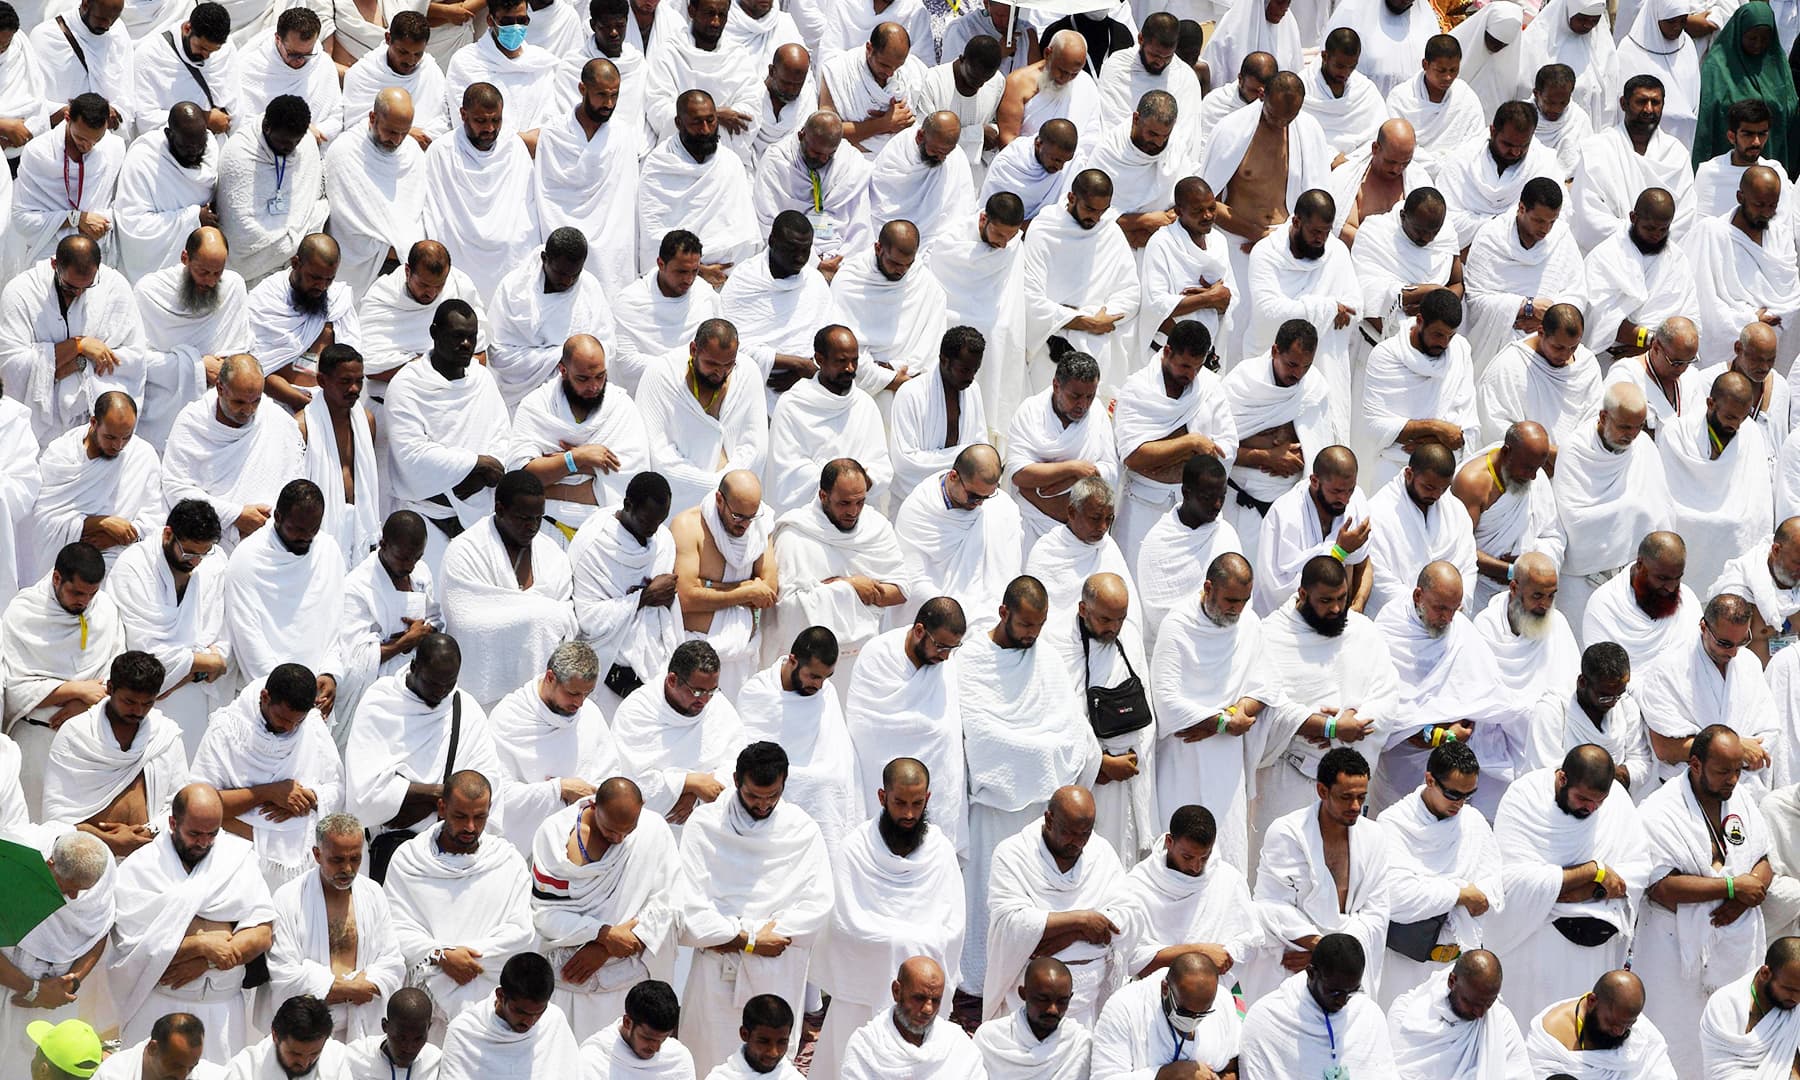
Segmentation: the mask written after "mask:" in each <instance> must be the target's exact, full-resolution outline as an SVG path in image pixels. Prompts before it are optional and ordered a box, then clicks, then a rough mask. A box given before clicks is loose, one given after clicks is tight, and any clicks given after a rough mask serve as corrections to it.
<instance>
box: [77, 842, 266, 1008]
mask: <svg viewBox="0 0 1800 1080" xmlns="http://www.w3.org/2000/svg"><path fill="white" fill-rule="evenodd" d="M132 856H133V857H132V858H129V859H126V860H124V861H123V862H121V863H120V864H119V870H118V878H117V879H116V888H115V891H114V896H115V899H116V901H117V904H118V916H119V917H118V921H117V922H115V923H114V924H113V928H112V942H111V945H110V946H109V947H108V949H107V950H106V964H107V970H106V974H107V976H108V980H109V982H110V984H111V988H112V995H113V1001H114V1003H115V1004H116V1005H117V1006H118V1010H119V1017H120V1018H121V1020H123V1021H124V1022H125V1023H130V1022H131V1020H132V1018H133V1017H135V1016H137V1013H138V1011H139V1010H140V1009H142V1008H143V1007H144V1005H145V1003H146V1002H148V1001H149V1000H150V998H151V996H152V995H153V994H155V993H156V992H157V983H158V981H159V980H160V979H161V978H162V977H163V972H165V971H167V970H168V967H169V964H170V963H171V962H172V961H173V960H174V959H175V953H176V951H177V950H178V949H179V948H180V947H181V942H182V939H183V938H185V937H186V936H187V933H188V927H189V926H190V925H191V924H192V923H193V920H194V919H195V918H203V919H209V920H212V921H214V922H222V923H231V924H233V925H234V926H235V927H236V928H237V929H239V930H247V929H249V928H250V927H253V926H261V925H263V924H266V923H273V922H274V921H275V905H274V903H273V901H272V899H271V898H270V896H269V887H268V886H267V885H265V884H263V876H262V875H261V874H260V873H258V872H257V870H256V848H255V847H254V846H253V845H252V844H251V843H250V841H248V840H245V839H242V838H240V837H237V836H233V835H231V834H230V833H220V834H219V836H218V838H217V839H215V840H214V841H213V845H212V850H211V851H210V852H209V853H208V854H207V856H206V857H205V858H204V859H202V860H200V862H199V863H198V864H197V865H196V866H195V867H194V868H193V869H192V870H189V869H188V868H187V867H186V866H185V865H183V863H182V861H181V856H180V855H177V854H176V853H175V844H174V834H173V833H170V832H167V831H165V832H162V833H159V834H158V835H157V837H156V839H155V840H152V841H151V842H150V844H149V845H148V846H147V847H142V848H139V849H138V850H137V851H135V852H132ZM243 979H244V969H243V968H241V967H238V968H232V969H231V970H229V971H209V972H207V973H206V974H205V975H203V976H202V981H203V982H204V985H205V987H206V988H207V989H209V990H210V991H212V992H213V993H214V994H221V993H230V992H231V991H233V990H237V989H238V988H239V987H241V985H242V983H243ZM188 986H189V988H190V989H200V987H198V986H195V984H193V983H190V984H188Z"/></svg>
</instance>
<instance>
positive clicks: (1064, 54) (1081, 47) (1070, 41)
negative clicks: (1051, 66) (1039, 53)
mask: <svg viewBox="0 0 1800 1080" xmlns="http://www.w3.org/2000/svg"><path fill="white" fill-rule="evenodd" d="M1044 51H1045V52H1046V53H1054V54H1055V55H1056V57H1057V58H1058V59H1060V60H1062V61H1064V62H1066V63H1068V64H1085V63H1087V56H1088V46H1087V38H1085V37H1082V36H1081V34H1080V33H1079V32H1077V31H1074V30H1058V31H1057V32H1056V33H1055V34H1054V35H1052V36H1051V38H1050V44H1049V45H1048V46H1047V47H1045V49H1044Z"/></svg>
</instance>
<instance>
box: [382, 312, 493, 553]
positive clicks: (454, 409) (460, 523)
mask: <svg viewBox="0 0 1800 1080" xmlns="http://www.w3.org/2000/svg"><path fill="white" fill-rule="evenodd" d="M479 333H480V329H479V322H478V317H477V315H476V314H475V310H474V309H473V308H471V307H470V306H469V305H468V304H466V303H464V302H463V301H461V300H445V301H443V302H442V303H440V304H439V305H438V307H437V310H436V311H435V312H434V313H433V314H432V316H431V351H430V352H429V353H427V354H426V355H425V357H424V360H425V362H424V363H422V364H407V365H405V366H404V367H403V368H401V369H400V373H399V374H398V375H396V376H394V378H393V379H392V380H391V381H390V382H389V383H388V390H387V402H386V409H385V424H386V428H387V443H388V459H389V473H388V477H389V478H390V479H391V480H392V481H393V486H392V496H393V501H394V505H395V508H396V509H400V510H411V511H413V512H414V513H416V514H418V515H419V516H420V517H423V518H424V519H425V520H426V521H427V522H428V523H429V524H430V525H431V526H432V527H431V528H430V529H427V530H426V534H425V535H426V540H425V565H426V566H427V567H428V568H430V569H432V570H433V571H434V572H435V571H436V569H437V568H438V566H439V565H440V564H441V563H442V562H443V558H444V548H445V546H446V545H447V544H448V543H449V541H450V540H451V539H452V538H454V537H456V536H460V535H461V534H462V532H463V530H465V529H468V528H470V527H472V526H473V525H474V524H475V523H476V522H477V521H480V520H481V519H482V518H483V517H485V516H487V514H488V513H489V512H490V511H491V510H492V508H493V495H492V493H491V492H490V491H489V489H490V488H492V487H493V486H494V485H495V484H498V483H499V482H500V478H501V476H503V475H504V474H505V471H506V466H505V465H504V464H502V462H501V458H502V457H503V456H504V455H505V453H506V444H507V440H508V438H509V437H510V435H511V425H510V424H509V423H508V421H507V417H506V401H505V399H504V398H502V397H501V396H500V389H499V387H498V386H497V385H496V384H495V382H494V376H493V373H492V372H490V371H488V369H487V365H486V364H476V363H473V362H472V361H473V360H474V356H475V344H476V341H477V340H478V338H479Z"/></svg>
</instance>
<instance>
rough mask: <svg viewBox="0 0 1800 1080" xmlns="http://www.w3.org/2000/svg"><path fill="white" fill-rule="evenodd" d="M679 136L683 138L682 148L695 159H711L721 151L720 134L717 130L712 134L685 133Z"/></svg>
mask: <svg viewBox="0 0 1800 1080" xmlns="http://www.w3.org/2000/svg"><path fill="white" fill-rule="evenodd" d="M678 137H679V138H680V139H681V145H682V148H683V149H685V150H686V151H687V152H688V154H689V155H691V156H692V157H693V159H694V160H695V161H709V160H711V158H712V156H713V155H714V154H716V153H718V152H719V134H718V132H716V131H715V132H714V133H712V134H711V135H685V134H684V135H680V136H678Z"/></svg>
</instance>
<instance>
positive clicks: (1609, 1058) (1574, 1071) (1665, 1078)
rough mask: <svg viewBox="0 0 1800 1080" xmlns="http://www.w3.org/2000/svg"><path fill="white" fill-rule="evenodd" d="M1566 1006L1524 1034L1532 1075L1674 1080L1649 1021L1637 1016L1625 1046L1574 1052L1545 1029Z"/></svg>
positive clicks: (1664, 1045)
mask: <svg viewBox="0 0 1800 1080" xmlns="http://www.w3.org/2000/svg"><path fill="white" fill-rule="evenodd" d="M1565 1004H1567V1002H1558V1003H1557V1004H1555V1005H1547V1006H1545V1007H1544V1010H1543V1012H1540V1013H1538V1014H1537V1015H1536V1016H1534V1017H1532V1018H1531V1023H1530V1024H1529V1025H1528V1026H1527V1028H1526V1030H1525V1051H1526V1053H1527V1054H1529V1055H1530V1057H1531V1071H1532V1075H1534V1076H1536V1075H1540V1074H1541V1075H1543V1076H1553V1075H1555V1074H1557V1073H1568V1074H1569V1075H1571V1076H1579V1077H1581V1078H1582V1080H1676V1073H1675V1068H1674V1066H1672V1065H1670V1064H1669V1044H1668V1040H1666V1039H1664V1038H1663V1033H1662V1032H1660V1031H1658V1030H1657V1029H1656V1025H1655V1024H1653V1023H1651V1021H1650V1018H1649V1017H1647V1016H1639V1017H1638V1018H1637V1023H1635V1024H1632V1025H1631V1034H1630V1035H1628V1036H1627V1037H1626V1039H1625V1042H1624V1043H1623V1044H1621V1045H1619V1046H1618V1047H1616V1048H1614V1049H1612V1050H1580V1051H1576V1050H1571V1049H1569V1048H1568V1047H1566V1046H1564V1045H1563V1044H1562V1041H1561V1040H1560V1039H1558V1038H1557V1037H1556V1036H1554V1035H1552V1034H1550V1033H1549V1032H1548V1031H1547V1030H1545V1028H1544V1019H1545V1017H1546V1016H1548V1015H1549V1013H1550V1010H1552V1009H1555V1008H1557V1007H1558V1006H1560V1005H1565ZM1789 1068H1790V1069H1791V1068H1792V1063H1791V1062H1790V1063H1789ZM1711 1075H1712V1074H1710V1073H1709V1074H1708V1076H1711Z"/></svg>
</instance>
